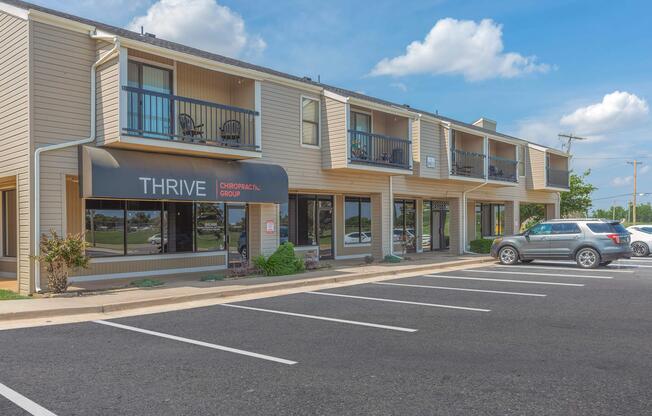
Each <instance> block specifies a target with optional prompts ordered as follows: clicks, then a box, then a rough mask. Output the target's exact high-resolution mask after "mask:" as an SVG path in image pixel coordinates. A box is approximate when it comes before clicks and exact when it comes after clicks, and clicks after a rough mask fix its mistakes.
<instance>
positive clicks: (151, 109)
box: [122, 86, 259, 151]
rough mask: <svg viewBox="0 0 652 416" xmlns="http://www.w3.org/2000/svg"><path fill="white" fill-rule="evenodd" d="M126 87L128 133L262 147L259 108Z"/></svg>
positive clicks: (243, 147)
mask: <svg viewBox="0 0 652 416" xmlns="http://www.w3.org/2000/svg"><path fill="white" fill-rule="evenodd" d="M122 90H123V94H125V95H126V103H127V122H126V126H124V127H123V129H122V134H123V135H125V136H134V137H142V138H147V139H157V140H170V141H176V142H181V143H193V144H199V145H206V146H218V147H223V148H231V149H240V150H247V151H258V150H259V146H258V145H257V142H256V116H257V115H258V113H257V112H256V111H253V110H248V109H244V108H239V107H234V106H229V105H224V104H218V103H213V102H209V101H203V100H198V99H194V98H188V97H180V96H177V95H172V94H165V93H160V92H155V91H150V90H145V89H142V88H135V87H128V86H123V87H122Z"/></svg>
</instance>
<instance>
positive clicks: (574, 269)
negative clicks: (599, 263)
mask: <svg viewBox="0 0 652 416" xmlns="http://www.w3.org/2000/svg"><path fill="white" fill-rule="evenodd" d="M492 267H502V268H510V269H519V270H521V269H522V270H525V269H546V270H561V271H565V270H571V271H577V272H591V273H595V272H600V273H634V271H633V270H620V269H615V268H611V267H607V268H606V269H597V270H596V269H589V270H587V269H580V268H579V267H575V268H573V267H553V266H521V265H514V266H500V265H497V266H492Z"/></svg>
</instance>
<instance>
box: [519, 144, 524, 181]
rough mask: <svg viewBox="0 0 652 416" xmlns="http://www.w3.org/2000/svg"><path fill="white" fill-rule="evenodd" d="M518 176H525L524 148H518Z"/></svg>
mask: <svg viewBox="0 0 652 416" xmlns="http://www.w3.org/2000/svg"><path fill="white" fill-rule="evenodd" d="M518 176H525V146H523V145H520V146H518Z"/></svg>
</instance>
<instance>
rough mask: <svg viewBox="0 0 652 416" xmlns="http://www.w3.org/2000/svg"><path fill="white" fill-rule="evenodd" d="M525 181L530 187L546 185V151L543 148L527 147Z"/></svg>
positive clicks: (537, 187)
mask: <svg viewBox="0 0 652 416" xmlns="http://www.w3.org/2000/svg"><path fill="white" fill-rule="evenodd" d="M526 157H527V160H528V163H527V168H526V175H527V183H528V188H530V189H543V188H545V186H546V153H545V152H544V151H543V150H538V149H534V148H533V147H531V146H528V148H527V155H526Z"/></svg>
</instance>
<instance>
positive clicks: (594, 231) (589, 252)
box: [491, 219, 632, 269]
mask: <svg viewBox="0 0 652 416" xmlns="http://www.w3.org/2000/svg"><path fill="white" fill-rule="evenodd" d="M629 243H630V235H629V232H628V231H627V230H626V229H625V227H623V226H622V224H620V222H618V221H611V220H602V219H572V220H571V219H563V220H551V221H545V222H541V223H539V224H537V225H535V226H533V227H531V228H530V229H528V230H527V231H525V232H523V233H520V234H516V235H513V236H508V237H501V238H496V239H495V240H494V242H493V244H492V245H491V255H492V256H493V257H494V258H497V259H498V260H499V261H500V262H501V263H502V264H506V265H511V264H516V263H517V262H518V261H519V260H520V261H521V262H523V263H529V262H531V261H533V260H535V259H564V260H568V259H573V260H575V261H576V262H577V265H578V266H580V267H582V268H586V269H589V268H595V267H598V266H606V265H607V264H609V263H611V262H612V261H614V260H618V259H621V258H629V257H630V256H631V255H632V249H631V247H630V246H629Z"/></svg>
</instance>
